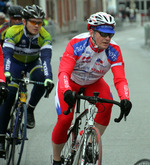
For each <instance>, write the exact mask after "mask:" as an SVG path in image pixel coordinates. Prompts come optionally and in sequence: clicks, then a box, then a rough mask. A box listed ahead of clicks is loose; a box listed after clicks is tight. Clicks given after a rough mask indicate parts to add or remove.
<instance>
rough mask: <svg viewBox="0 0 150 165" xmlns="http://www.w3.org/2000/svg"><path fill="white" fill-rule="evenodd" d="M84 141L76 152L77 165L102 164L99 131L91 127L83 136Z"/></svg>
mask: <svg viewBox="0 0 150 165" xmlns="http://www.w3.org/2000/svg"><path fill="white" fill-rule="evenodd" d="M84 138H85V139H84V141H83V143H82V144H81V147H80V149H79V150H78V154H79V157H78V160H77V164H78V165H90V164H91V165H101V164H102V143H101V136H100V133H99V130H98V129H97V128H95V127H91V128H89V129H88V130H87V135H85V136H84Z"/></svg>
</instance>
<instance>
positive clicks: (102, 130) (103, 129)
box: [95, 122, 107, 136]
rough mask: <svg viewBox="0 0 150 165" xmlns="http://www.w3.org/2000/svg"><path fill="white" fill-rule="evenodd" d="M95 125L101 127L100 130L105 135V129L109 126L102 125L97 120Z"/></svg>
mask: <svg viewBox="0 0 150 165" xmlns="http://www.w3.org/2000/svg"><path fill="white" fill-rule="evenodd" d="M95 127H96V128H98V129H99V132H100V134H101V136H102V135H103V133H104V131H105V129H106V128H107V126H103V125H100V124H98V123H96V122H95Z"/></svg>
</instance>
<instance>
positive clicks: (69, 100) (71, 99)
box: [64, 90, 76, 108]
mask: <svg viewBox="0 0 150 165" xmlns="http://www.w3.org/2000/svg"><path fill="white" fill-rule="evenodd" d="M64 101H65V102H66V103H67V104H68V105H69V107H70V108H72V107H74V104H75V101H76V100H75V98H74V97H73V93H72V91H71V90H67V91H66V92H65V93H64Z"/></svg>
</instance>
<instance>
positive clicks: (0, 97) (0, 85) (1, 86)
mask: <svg viewBox="0 0 150 165" xmlns="http://www.w3.org/2000/svg"><path fill="white" fill-rule="evenodd" d="M7 96H8V89H7V88H6V83H4V82H0V104H2V102H3V101H5V100H6V99H7Z"/></svg>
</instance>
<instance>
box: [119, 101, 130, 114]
mask: <svg viewBox="0 0 150 165" xmlns="http://www.w3.org/2000/svg"><path fill="white" fill-rule="evenodd" d="M131 108H132V103H131V101H129V100H127V99H123V100H121V110H122V111H123V114H124V115H125V117H126V116H128V115H129V113H130V110H131Z"/></svg>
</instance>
